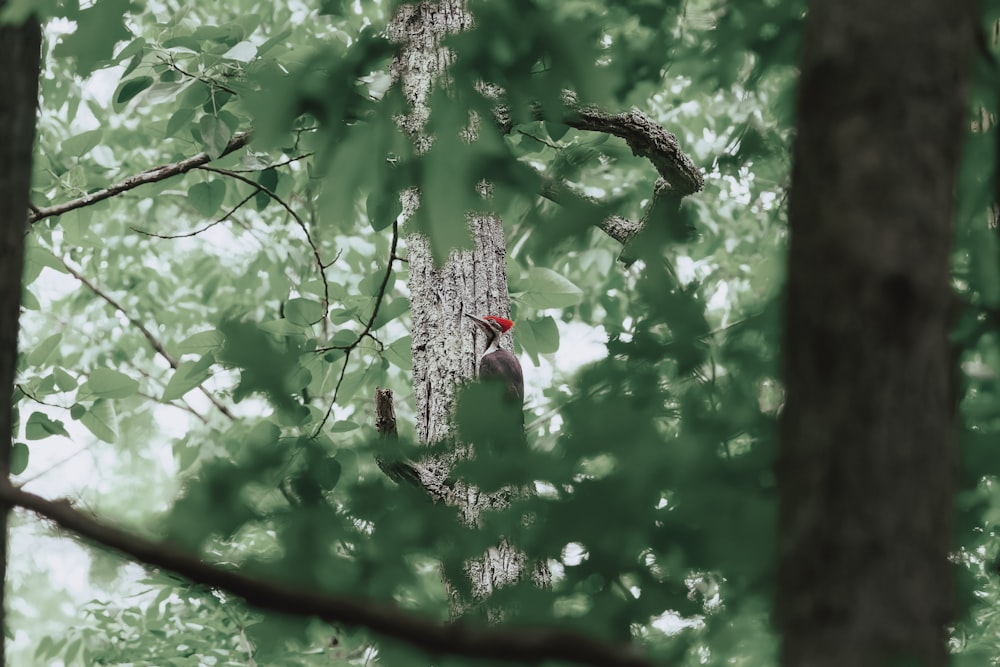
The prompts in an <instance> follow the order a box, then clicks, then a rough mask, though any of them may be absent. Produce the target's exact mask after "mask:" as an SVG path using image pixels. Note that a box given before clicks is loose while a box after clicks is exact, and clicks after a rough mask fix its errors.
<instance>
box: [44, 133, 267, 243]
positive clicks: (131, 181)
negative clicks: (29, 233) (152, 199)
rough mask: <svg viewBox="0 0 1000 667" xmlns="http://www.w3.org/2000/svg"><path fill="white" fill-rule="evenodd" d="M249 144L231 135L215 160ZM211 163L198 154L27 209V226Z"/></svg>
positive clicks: (242, 137) (246, 137) (246, 136)
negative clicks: (74, 197)
mask: <svg viewBox="0 0 1000 667" xmlns="http://www.w3.org/2000/svg"><path fill="white" fill-rule="evenodd" d="M249 142H250V133H249V132H237V133H236V134H235V135H233V138H232V139H230V140H229V143H228V144H227V145H226V148H225V149H224V150H223V151H222V154H221V155H220V156H219V157H223V156H225V155H229V154H230V153H232V152H233V151H236V150H239V149H240V148H243V147H244V146H246V145H247V144H248V143H249ZM211 161H212V157H211V156H210V155H209V154H208V153H198V154H197V155H195V156H193V157H189V158H186V159H184V160H181V161H180V162H173V163H170V164H164V165H160V166H159V167H153V168H152V169H147V170H146V171H143V172H141V173H138V174H136V175H135V176H130V177H128V178H126V179H125V180H124V181H121V182H120V183H115V184H114V185H109V186H108V187H106V188H104V189H102V190H98V191H97V192H91V193H90V194H87V195H84V196H83V197H79V198H77V199H72V200H70V201H68V202H63V203H62V204H56V205H55V206H47V207H34V206H32V207H30V209H29V210H30V211H31V212H30V213H29V215H28V222H30V223H32V224H34V223H36V222H38V221H39V220H44V219H45V218H51V217H53V216H57V215H62V214H63V213H68V212H69V211H73V210H76V209H78V208H84V207H86V206H91V205H92V204H96V203H97V202H99V201H104V200H105V199H110V198H111V197H114V196H115V195H119V194H121V193H123V192H127V191H129V190H132V189H134V188H137V187H139V186H140V185H147V184H149V183H157V182H159V181H162V180H165V179H168V178H170V177H171V176H177V175H179V174H184V173H187V172H189V171H191V170H192V169H195V168H197V167H200V166H201V165H203V164H208V163H209V162H211Z"/></svg>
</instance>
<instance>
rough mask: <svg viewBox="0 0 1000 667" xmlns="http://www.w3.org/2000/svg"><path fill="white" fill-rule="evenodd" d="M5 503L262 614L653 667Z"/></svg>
mask: <svg viewBox="0 0 1000 667" xmlns="http://www.w3.org/2000/svg"><path fill="white" fill-rule="evenodd" d="M0 501H3V502H5V503H9V504H11V505H17V506H19V507H23V508H25V509H27V510H30V511H31V512H34V513H35V514H38V515H39V516H43V517H45V518H47V519H50V520H52V521H54V522H55V523H56V524H58V525H59V526H61V527H62V528H65V529H66V530H70V531H72V532H74V533H76V534H77V535H80V536H81V537H84V538H87V539H89V540H93V541H94V542H97V543H98V544H100V545H102V546H105V547H108V548H110V549H114V550H115V551H118V552H121V553H123V554H125V555H127V556H130V557H132V558H133V559H134V560H135V561H137V562H138V563H141V564H143V565H147V566H152V567H159V568H163V569H166V570H169V571H171V572H174V573H175V574H178V575H180V576H182V577H185V578H187V579H189V580H191V581H192V582H194V583H198V584H202V585H204V586H209V587H211V588H216V589H220V590H223V591H226V592H228V593H230V594H232V595H236V596H238V597H241V598H243V599H244V600H245V601H246V602H247V604H249V605H251V606H254V607H257V608H258V609H264V610H268V611H275V612H280V613H283V614H291V615H294V616H315V617H318V618H321V619H323V620H325V621H327V622H331V623H343V624H344V625H348V626H352V627H363V628H368V629H369V630H371V631H373V632H377V633H379V634H381V635H383V636H386V637H392V638H394V639H398V640H401V641H404V642H406V643H408V644H410V645H412V646H415V647H417V648H420V649H423V650H425V651H429V652H432V653H438V654H448V655H461V656H467V657H472V658H485V659H493V660H503V661H507V662H519V663H528V662H530V663H534V662H541V661H543V660H564V661H568V662H575V663H578V664H581V665H593V666H594V667H654V665H653V663H652V662H650V661H649V660H648V659H646V658H645V657H643V656H641V655H639V654H638V651H637V649H636V648H635V647H633V646H629V645H617V646H616V645H613V644H610V643H607V642H603V641H600V640H597V639H594V638H593V637H591V636H589V635H583V634H579V633H576V632H571V631H566V630H556V629H537V628H528V627H516V628H504V627H489V628H484V627H475V626H471V625H465V624H463V623H460V622H459V623H448V624H444V623H438V622H436V621H432V620H429V619H427V618H424V617H423V616H420V615H418V614H414V613H412V612H408V611H403V610H402V609H400V608H399V607H397V606H396V605H394V604H391V603H386V602H380V601H376V600H371V599H365V598H359V597H354V596H348V595H337V594H329V593H319V592H317V591H315V590H314V589H302V588H293V587H290V586H284V585H281V584H277V583H274V582H271V581H267V580H264V579H258V578H255V577H250V576H248V575H245V574H241V573H240V572H236V571H233V570H226V569H223V568H221V567H217V566H214V565H210V564H208V563H206V562H204V561H202V560H200V559H198V558H196V557H194V556H192V555H190V554H188V553H186V552H184V551H182V550H180V549H178V548H177V547H175V546H174V545H172V544H169V543H164V542H154V541H152V540H148V539H145V538H143V537H140V536H138V535H135V534H133V533H130V532H128V531H125V530H121V529H120V528H115V527H113V526H109V525H107V524H105V523H102V522H100V521H97V520H96V519H94V518H93V517H91V516H89V515H87V514H85V513H83V512H80V511H79V510H76V509H73V507H72V506H70V504H69V502H67V501H65V500H63V501H51V500H47V499H45V498H42V497H41V496H37V495H35V494H33V493H28V492H27V491H24V490H22V489H19V488H17V487H15V486H12V485H11V484H9V483H0Z"/></svg>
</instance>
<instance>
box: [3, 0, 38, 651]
mask: <svg viewBox="0 0 1000 667" xmlns="http://www.w3.org/2000/svg"><path fill="white" fill-rule="evenodd" d="M3 5H4V2H3V0H0V9H2V8H3ZM0 44H2V45H3V46H2V48H0V434H3V435H2V437H3V440H2V441H0V484H7V483H8V482H7V479H8V477H9V475H10V452H11V437H12V436H11V432H12V427H13V424H12V421H11V400H12V396H11V391H12V389H13V387H14V373H15V371H16V365H17V322H18V316H19V314H20V308H21V270H22V267H23V264H24V234H25V227H26V225H27V212H28V201H29V191H30V189H31V150H32V144H33V143H34V138H35V106H36V105H37V104H38V64H39V60H38V59H39V49H40V48H41V34H40V31H39V29H38V25H37V24H36V23H35V21H34V20H29V21H28V22H27V23H26V24H25V25H24V26H16V27H15V26H0ZM9 511H10V505H9V504H8V503H3V504H2V505H0V628H4V629H5V628H6V623H7V619H6V614H5V613H4V607H5V604H4V603H5V599H4V596H3V589H4V583H5V582H6V578H7V519H8V515H9ZM5 657H6V654H5V651H4V642H3V638H2V636H0V665H4V664H6V661H5Z"/></svg>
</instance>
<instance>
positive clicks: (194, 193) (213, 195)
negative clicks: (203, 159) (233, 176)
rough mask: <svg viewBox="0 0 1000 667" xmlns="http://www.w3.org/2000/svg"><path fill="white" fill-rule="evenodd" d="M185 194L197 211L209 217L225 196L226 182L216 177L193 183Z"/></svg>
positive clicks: (220, 204)
mask: <svg viewBox="0 0 1000 667" xmlns="http://www.w3.org/2000/svg"><path fill="white" fill-rule="evenodd" d="M187 196H188V201H189V202H191V205H192V206H194V208H195V210H196V211H198V213H200V214H202V215H203V216H205V217H206V218H210V217H212V216H213V215H215V213H216V212H217V211H218V210H219V207H220V206H222V200H223V199H225V198H226V182H225V181H223V180H221V179H217V180H214V181H206V182H202V183H195V184H194V185H192V186H191V187H190V188H189V189H188V193H187Z"/></svg>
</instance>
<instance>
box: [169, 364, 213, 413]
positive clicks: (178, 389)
mask: <svg viewBox="0 0 1000 667" xmlns="http://www.w3.org/2000/svg"><path fill="white" fill-rule="evenodd" d="M214 361H215V359H214V357H213V356H212V355H211V354H206V355H205V356H203V357H202V358H201V359H199V360H198V361H182V362H181V363H180V365H178V366H177V370H176V371H174V374H173V375H172V376H171V378H170V381H169V382H168V383H167V386H166V387H164V389H163V395H162V396H161V397H160V398H161V399H162V400H164V401H173V400H176V399H178V398H181V397H182V396H184V394H186V393H188V392H189V391H191V390H192V389H194V388H195V387H197V386H198V385H200V384H201V383H202V382H204V381H205V380H207V379H208V378H209V376H210V375H211V367H212V363H213V362H214Z"/></svg>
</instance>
